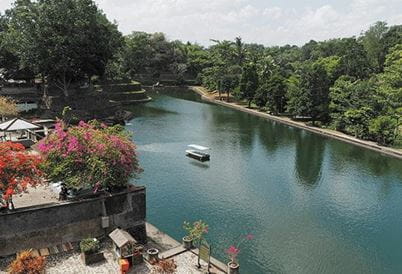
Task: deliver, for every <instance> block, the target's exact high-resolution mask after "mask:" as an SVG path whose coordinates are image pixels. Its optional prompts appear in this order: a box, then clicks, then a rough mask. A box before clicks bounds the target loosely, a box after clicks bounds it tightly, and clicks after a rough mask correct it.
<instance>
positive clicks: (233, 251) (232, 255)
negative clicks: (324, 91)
mask: <svg viewBox="0 0 402 274" xmlns="http://www.w3.org/2000/svg"><path fill="white" fill-rule="evenodd" d="M253 239H254V235H253V234H247V235H245V236H242V237H241V238H240V240H239V243H238V244H237V245H231V246H229V248H228V249H226V254H227V255H228V257H229V259H230V261H231V262H233V263H236V262H237V257H238V256H239V253H240V246H241V245H242V244H243V243H244V242H245V241H251V240H253Z"/></svg>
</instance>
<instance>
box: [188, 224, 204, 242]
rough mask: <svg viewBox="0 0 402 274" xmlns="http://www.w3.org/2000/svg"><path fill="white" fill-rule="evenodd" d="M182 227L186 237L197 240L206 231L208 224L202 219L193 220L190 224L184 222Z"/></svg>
mask: <svg viewBox="0 0 402 274" xmlns="http://www.w3.org/2000/svg"><path fill="white" fill-rule="evenodd" d="M183 228H184V230H185V231H186V232H187V235H188V237H190V238H191V239H192V240H194V241H196V242H199V241H200V240H201V239H202V237H203V236H204V234H206V233H208V225H207V224H206V223H205V222H203V221H202V220H199V221H195V222H194V223H192V224H190V223H189V222H184V224H183Z"/></svg>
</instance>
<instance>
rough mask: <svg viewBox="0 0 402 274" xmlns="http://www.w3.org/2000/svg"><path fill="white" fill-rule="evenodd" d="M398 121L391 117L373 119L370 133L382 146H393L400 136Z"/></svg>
mask: <svg viewBox="0 0 402 274" xmlns="http://www.w3.org/2000/svg"><path fill="white" fill-rule="evenodd" d="M397 130H398V120H397V119H394V118H392V117H390V116H379V117H377V118H375V119H373V120H372V121H371V123H370V126H369V132H370V134H371V135H372V136H373V137H374V139H375V140H376V141H377V142H378V143H379V144H381V145H392V144H393V143H394V141H395V139H396V138H397V135H398V132H397Z"/></svg>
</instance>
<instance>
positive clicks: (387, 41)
mask: <svg viewBox="0 0 402 274" xmlns="http://www.w3.org/2000/svg"><path fill="white" fill-rule="evenodd" d="M397 44H402V25H396V26H391V27H390V28H389V29H388V31H387V32H386V33H385V34H384V35H383V36H382V38H381V45H382V49H381V52H380V58H379V62H380V68H381V69H382V68H383V65H384V62H385V58H386V56H387V54H388V53H389V52H390V51H389V50H390V49H391V48H393V47H395V46H396V45H397Z"/></svg>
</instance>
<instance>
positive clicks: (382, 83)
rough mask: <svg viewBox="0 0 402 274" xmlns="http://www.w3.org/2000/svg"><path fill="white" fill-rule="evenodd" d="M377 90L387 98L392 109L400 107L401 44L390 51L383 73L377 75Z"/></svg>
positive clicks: (401, 104)
mask: <svg viewBox="0 0 402 274" xmlns="http://www.w3.org/2000/svg"><path fill="white" fill-rule="evenodd" d="M379 89H380V90H381V91H383V92H384V94H385V95H386V96H388V97H389V99H390V102H391V104H392V107H393V108H394V109H396V108H399V107H402V44H397V45H396V46H394V47H393V48H391V49H390V53H389V54H388V55H387V57H386V61H385V67H384V73H382V74H380V75H379Z"/></svg>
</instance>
